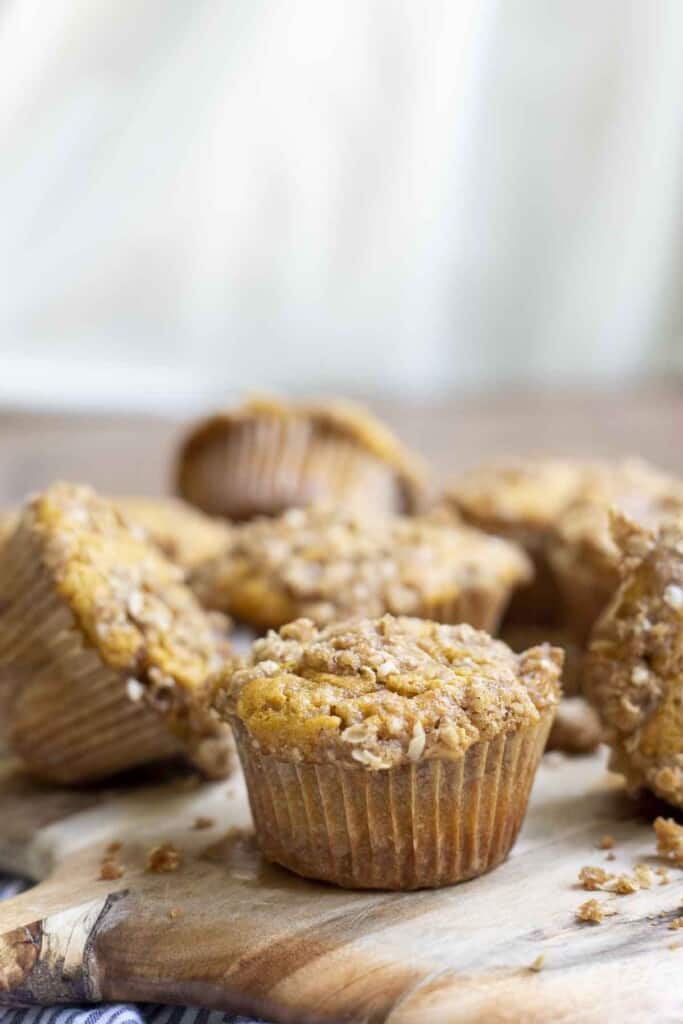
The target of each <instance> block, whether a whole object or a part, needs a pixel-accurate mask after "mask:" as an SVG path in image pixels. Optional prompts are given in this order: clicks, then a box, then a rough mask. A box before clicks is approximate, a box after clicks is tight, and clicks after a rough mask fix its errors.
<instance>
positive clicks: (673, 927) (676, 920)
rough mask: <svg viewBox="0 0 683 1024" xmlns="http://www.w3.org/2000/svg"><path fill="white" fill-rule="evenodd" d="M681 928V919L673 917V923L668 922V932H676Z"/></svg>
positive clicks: (682, 918)
mask: <svg viewBox="0 0 683 1024" xmlns="http://www.w3.org/2000/svg"><path fill="white" fill-rule="evenodd" d="M681 928H683V917H675V918H674V919H673V921H669V931H671V932H677V931H679V930H680V929H681Z"/></svg>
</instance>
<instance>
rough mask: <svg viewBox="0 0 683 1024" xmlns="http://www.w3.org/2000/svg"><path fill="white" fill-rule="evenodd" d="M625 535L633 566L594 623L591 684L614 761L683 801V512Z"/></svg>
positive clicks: (637, 781) (635, 780) (633, 778)
mask: <svg viewBox="0 0 683 1024" xmlns="http://www.w3.org/2000/svg"><path fill="white" fill-rule="evenodd" d="M621 525H622V526H623V524H621ZM620 543H621V549H622V552H623V556H624V558H625V561H626V570H627V571H626V575H625V577H624V579H623V581H622V582H621V584H620V586H619V588H618V590H617V592H616V594H615V596H614V598H613V600H612V601H611V602H610V604H609V605H608V607H607V609H606V610H605V612H604V614H603V616H602V618H601V619H600V621H599V622H598V624H597V626H596V627H595V630H594V633H593V639H592V642H591V645H590V649H589V654H588V657H587V659H586V666H585V686H586V690H587V694H588V696H589V698H590V700H591V701H592V702H593V703H594V704H595V706H596V708H597V709H598V711H599V713H600V715H601V717H602V719H603V721H604V722H605V724H606V726H607V728H608V731H609V735H608V738H609V740H610V742H611V744H612V745H613V750H614V766H615V767H616V768H617V769H618V770H619V771H622V772H623V773H624V774H625V775H626V777H627V779H628V780H629V782H630V783H631V784H632V785H633V786H642V785H645V786H648V787H650V788H651V789H653V790H654V791H655V792H656V793H658V794H659V795H660V796H662V797H664V799H666V800H670V801H671V802H673V803H676V804H678V805H679V806H683V697H682V693H681V679H682V678H683V519H681V520H677V521H672V522H668V523H667V524H666V525H664V526H662V527H661V529H660V530H659V533H658V534H656V535H655V534H653V533H650V532H648V531H646V530H644V529H638V528H637V527H635V526H633V525H631V528H630V530H629V531H628V532H622V536H621V539H620Z"/></svg>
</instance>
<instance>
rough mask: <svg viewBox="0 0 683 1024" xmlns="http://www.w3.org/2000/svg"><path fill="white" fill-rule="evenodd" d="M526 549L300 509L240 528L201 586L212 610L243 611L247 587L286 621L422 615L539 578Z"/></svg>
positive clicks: (428, 527)
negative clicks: (475, 593) (473, 592)
mask: <svg viewBox="0 0 683 1024" xmlns="http://www.w3.org/2000/svg"><path fill="white" fill-rule="evenodd" d="M531 573H532V569H531V564H530V562H529V560H528V558H527V556H526V555H525V554H524V552H523V551H522V550H521V549H520V548H518V547H517V546H516V545H513V544H511V543H509V542H507V541H504V540H501V539H499V538H497V537H491V536H488V535H487V534H483V533H480V532H479V531H477V530H473V529H470V528H468V527H464V526H459V525H454V524H452V523H445V522H438V521H433V520H429V519H426V518H417V517H416V518H409V517H398V516H397V517H394V518H390V519H371V520H367V519H361V518H359V517H356V516H353V515H352V514H349V513H344V512H342V511H335V510H332V509H328V508H322V507H310V508H308V509H292V510H290V511H288V512H286V513H284V514H283V515H281V516H279V517H278V518H275V519H258V520H254V521H252V522H250V523H246V524H244V525H243V526H240V527H237V528H236V529H235V530H234V531H233V535H232V543H231V546H230V547H229V549H228V550H227V551H226V553H225V554H224V555H223V556H222V557H220V558H218V559H217V560H215V561H213V562H211V563H209V564H207V565H206V566H204V567H202V568H201V569H200V570H198V572H197V573H196V574H195V576H194V578H193V586H194V588H195V591H196V593H197V594H198V595H199V597H200V598H201V600H202V601H203V602H204V603H205V604H206V605H207V606H208V607H214V608H220V609H222V610H225V611H232V612H234V613H235V614H237V615H239V605H240V602H241V599H242V596H243V594H244V591H245V588H252V589H253V588H254V587H259V589H260V591H261V592H262V594H263V598H264V600H266V599H267V597H268V595H272V597H273V599H274V600H277V601H278V610H280V611H281V615H282V618H281V620H280V621H283V622H284V621H288V620H289V619H293V618H296V617H297V616H301V617H307V618H311V619H313V620H314V621H315V622H318V623H320V624H325V623H328V622H331V621H333V620H335V619H340V618H347V617H349V616H351V615H364V616H367V617H376V616H379V615H382V614H383V613H384V612H386V611H389V612H391V613H392V614H394V615H414V614H420V613H421V609H423V608H424V607H425V605H434V604H438V603H441V602H448V601H452V600H455V599H456V598H457V597H458V596H459V595H460V594H461V593H462V592H463V591H465V590H468V589H471V588H489V587H492V586H499V587H503V588H510V587H512V586H515V585H517V584H519V583H522V582H525V581H526V580H528V579H530V577H531Z"/></svg>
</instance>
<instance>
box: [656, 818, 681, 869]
mask: <svg viewBox="0 0 683 1024" xmlns="http://www.w3.org/2000/svg"><path fill="white" fill-rule="evenodd" d="M653 828H654V830H655V835H656V836H657V853H658V854H659V856H660V857H665V858H666V859H667V860H670V861H673V862H674V864H676V865H677V866H678V867H681V868H683V825H679V824H678V823H677V822H675V821H674V819H673V818H655V821H654V824H653ZM659 870H660V872H663V871H665V869H663V868H660V869H659Z"/></svg>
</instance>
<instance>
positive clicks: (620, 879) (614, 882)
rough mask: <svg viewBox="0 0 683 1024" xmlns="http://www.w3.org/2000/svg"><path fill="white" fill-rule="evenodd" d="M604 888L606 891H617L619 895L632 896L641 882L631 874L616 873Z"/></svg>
mask: <svg viewBox="0 0 683 1024" xmlns="http://www.w3.org/2000/svg"><path fill="white" fill-rule="evenodd" d="M603 888H604V889H605V891H606V892H615V893H616V894H617V896H630V895H631V893H633V892H638V890H639V889H640V883H639V882H638V879H637V878H633V877H631V875H614V877H613V878H610V879H609V881H608V882H606V883H605V885H604V886H603Z"/></svg>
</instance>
